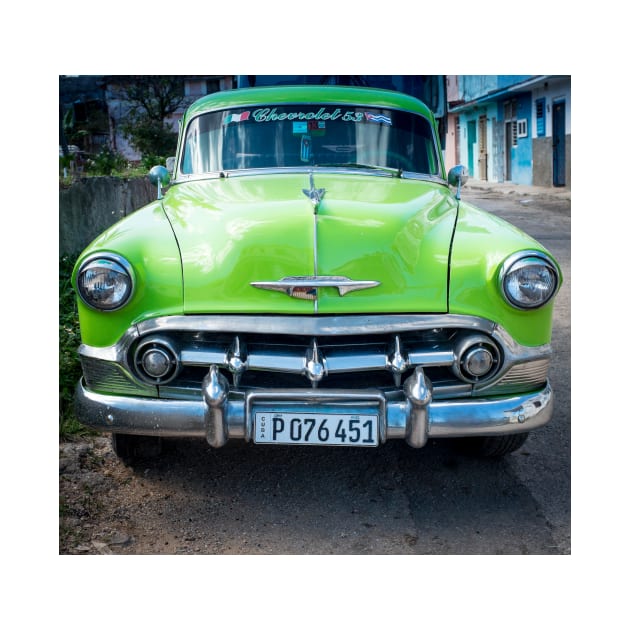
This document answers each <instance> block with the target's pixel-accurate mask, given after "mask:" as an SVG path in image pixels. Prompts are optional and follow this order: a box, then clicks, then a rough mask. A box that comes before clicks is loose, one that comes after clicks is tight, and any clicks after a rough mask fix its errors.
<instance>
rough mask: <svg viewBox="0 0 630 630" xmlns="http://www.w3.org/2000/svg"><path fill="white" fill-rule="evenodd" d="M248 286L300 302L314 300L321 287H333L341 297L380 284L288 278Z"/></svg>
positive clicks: (341, 278) (372, 281) (313, 278)
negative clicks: (296, 299)
mask: <svg viewBox="0 0 630 630" xmlns="http://www.w3.org/2000/svg"><path fill="white" fill-rule="evenodd" d="M250 284H251V286H253V287H256V288H257V289H266V290H267V291H280V292H281V293H286V294H287V295H288V296H290V297H294V298H299V299H301V300H315V299H317V289H319V288H321V287H334V288H336V289H337V290H338V291H339V295H340V296H342V297H343V296H344V295H346V293H350V292H351V291H361V290H362V289H371V288H372V287H377V286H378V285H379V284H381V283H380V282H377V281H376V280H351V279H350V278H346V277H345V276H288V277H286V278H282V279H281V280H277V281H275V282H250Z"/></svg>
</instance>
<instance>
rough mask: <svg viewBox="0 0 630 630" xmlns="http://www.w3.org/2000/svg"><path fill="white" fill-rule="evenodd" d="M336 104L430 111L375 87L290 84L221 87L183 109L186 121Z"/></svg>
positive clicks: (413, 100)
mask: <svg viewBox="0 0 630 630" xmlns="http://www.w3.org/2000/svg"><path fill="white" fill-rule="evenodd" d="M324 102H327V103H336V104H348V105H368V104H369V105H370V106H372V107H393V108H397V109H403V110H407V111H412V112H417V113H418V114H421V115H423V116H426V117H427V118H429V119H432V118H433V115H432V113H431V110H430V109H429V108H428V107H427V106H426V105H425V104H424V103H423V102H422V101H419V100H418V99H416V98H414V97H412V96H408V95H407V94H403V93H402V92H392V91H390V90H381V89H377V88H362V87H348V86H339V85H292V86H282V87H260V88H241V89H236V90H224V91H222V92H215V93H214V94H210V95H208V96H204V97H202V98H200V99H199V100H197V101H195V102H194V103H193V104H192V105H191V106H190V108H189V109H188V111H187V112H186V116H185V119H186V121H187V120H188V119H189V118H191V117H193V116H196V115H197V114H200V113H203V112H208V111H214V110H219V109H226V108H231V107H235V108H238V107H250V106H252V107H253V106H258V105H272V104H281V103H324Z"/></svg>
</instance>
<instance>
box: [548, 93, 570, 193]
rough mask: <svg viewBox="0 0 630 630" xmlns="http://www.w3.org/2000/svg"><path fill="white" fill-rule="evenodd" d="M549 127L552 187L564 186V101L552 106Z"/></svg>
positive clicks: (565, 163)
mask: <svg viewBox="0 0 630 630" xmlns="http://www.w3.org/2000/svg"><path fill="white" fill-rule="evenodd" d="M551 126H552V129H551V133H552V146H553V185H554V186H566V183H567V182H566V165H567V162H566V104H565V102H564V101H557V102H555V103H554V104H553V114H552V118H551Z"/></svg>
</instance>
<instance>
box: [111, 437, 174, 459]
mask: <svg viewBox="0 0 630 630" xmlns="http://www.w3.org/2000/svg"><path fill="white" fill-rule="evenodd" d="M112 450H113V451H114V453H116V455H117V456H118V458H119V459H120V460H121V461H122V462H124V463H125V464H127V465H129V466H133V465H134V464H135V463H136V462H138V461H140V460H146V459H151V458H154V457H158V456H159V455H160V454H161V453H162V438H160V437H156V436H149V435H127V434H125V433H112Z"/></svg>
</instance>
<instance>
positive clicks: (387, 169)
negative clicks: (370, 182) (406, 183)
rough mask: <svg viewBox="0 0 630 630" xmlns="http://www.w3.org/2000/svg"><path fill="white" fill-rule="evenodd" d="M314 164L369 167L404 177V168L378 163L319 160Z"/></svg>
mask: <svg viewBox="0 0 630 630" xmlns="http://www.w3.org/2000/svg"><path fill="white" fill-rule="evenodd" d="M314 166H324V167H326V166H333V167H334V166H347V167H348V168H367V169H370V170H374V171H385V172H387V173H391V174H392V175H395V176H396V177H402V172H403V170H402V168H392V167H391V166H378V165H377V164H361V163H360V162H319V163H318V164H314Z"/></svg>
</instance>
